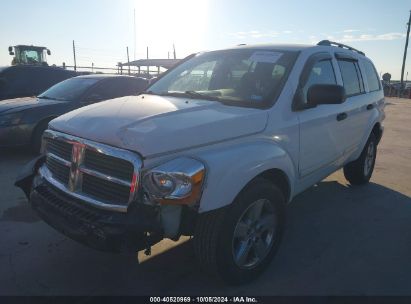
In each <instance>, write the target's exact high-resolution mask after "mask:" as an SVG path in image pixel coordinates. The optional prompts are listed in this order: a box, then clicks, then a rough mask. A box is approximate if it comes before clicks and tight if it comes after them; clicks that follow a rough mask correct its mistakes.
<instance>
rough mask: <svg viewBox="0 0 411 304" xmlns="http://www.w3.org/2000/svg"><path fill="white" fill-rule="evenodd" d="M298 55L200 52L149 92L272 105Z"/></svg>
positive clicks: (252, 104)
mask: <svg viewBox="0 0 411 304" xmlns="http://www.w3.org/2000/svg"><path fill="white" fill-rule="evenodd" d="M296 57H297V53H296V52H289V51H275V50H269V51H267V50H257V49H254V50H250V49H242V50H228V51H227V50H226V51H215V52H208V53H201V54H198V55H196V56H195V57H193V58H191V59H189V60H187V61H186V62H184V63H182V64H181V65H179V66H177V67H176V68H175V69H173V70H172V71H170V72H169V73H168V74H167V75H165V76H164V77H162V78H160V79H159V80H158V81H157V82H155V83H154V84H153V85H152V86H151V87H149V88H148V92H149V93H152V94H158V95H171V96H184V97H188V98H197V99H211V100H217V101H222V102H227V103H234V104H236V105H240V106H241V105H244V106H261V105H264V104H267V103H268V104H270V103H272V102H274V99H275V98H276V97H277V96H278V94H279V93H280V92H281V89H282V87H283V85H284V83H285V81H286V79H287V76H288V74H289V72H290V70H291V68H292V65H293V63H294V62H295V59H296Z"/></svg>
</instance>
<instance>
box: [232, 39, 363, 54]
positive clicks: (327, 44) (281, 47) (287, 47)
mask: <svg viewBox="0 0 411 304" xmlns="http://www.w3.org/2000/svg"><path fill="white" fill-rule="evenodd" d="M310 48H318V49H330V48H331V49H333V50H335V49H338V51H344V52H354V53H356V54H359V55H363V56H365V54H364V53H363V52H361V51H359V50H357V49H354V48H353V47H350V46H348V45H345V44H341V43H338V42H333V41H329V40H323V41H320V42H319V43H318V44H315V45H313V44H250V45H247V44H239V45H237V46H236V47H231V48H227V49H224V50H234V49H258V50H277V51H296V52H299V51H303V50H306V49H310Z"/></svg>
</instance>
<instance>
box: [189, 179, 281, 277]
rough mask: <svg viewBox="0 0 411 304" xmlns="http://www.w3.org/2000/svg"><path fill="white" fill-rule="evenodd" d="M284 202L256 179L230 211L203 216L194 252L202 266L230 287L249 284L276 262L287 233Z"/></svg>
mask: <svg viewBox="0 0 411 304" xmlns="http://www.w3.org/2000/svg"><path fill="white" fill-rule="evenodd" d="M284 207H285V198H284V195H283V193H282V192H281V191H280V189H279V188H278V187H277V186H275V185H274V184H273V183H271V182H270V181H268V180H266V179H263V178H257V179H255V180H254V181H253V182H251V183H250V184H249V185H248V186H247V187H246V188H245V189H244V190H243V191H242V192H241V193H240V194H239V195H238V197H237V198H236V199H235V200H234V202H233V204H231V205H230V206H228V207H225V208H221V209H218V210H214V211H211V212H207V213H204V214H201V215H200V216H199V219H198V222H197V225H196V229H195V233H194V248H195V253H196V256H197V258H198V260H199V262H200V264H201V266H202V267H203V268H204V269H205V270H206V271H207V272H209V273H211V274H213V275H216V276H218V277H219V278H221V279H223V281H225V282H227V283H229V284H243V283H247V282H249V281H251V280H253V279H254V278H256V277H257V276H258V275H259V274H261V273H262V272H263V271H264V270H265V269H266V268H267V266H268V264H269V263H270V262H271V260H272V259H273V257H274V255H275V253H276V252H277V249H278V247H279V245H280V241H281V238H282V235H283V231H284V219H285V208H284Z"/></svg>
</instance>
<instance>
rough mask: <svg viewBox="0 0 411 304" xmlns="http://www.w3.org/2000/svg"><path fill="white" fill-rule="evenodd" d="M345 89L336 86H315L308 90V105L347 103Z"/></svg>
mask: <svg viewBox="0 0 411 304" xmlns="http://www.w3.org/2000/svg"><path fill="white" fill-rule="evenodd" d="M345 99H346V96H345V89H344V87H342V86H340V85H335V84H315V85H313V86H311V87H310V88H309V89H308V92H307V105H308V106H310V107H315V106H317V105H320V104H341V103H343V102H344V101H345Z"/></svg>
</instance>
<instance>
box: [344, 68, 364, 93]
mask: <svg viewBox="0 0 411 304" xmlns="http://www.w3.org/2000/svg"><path fill="white" fill-rule="evenodd" d="M338 65H339V66H340V70H341V77H342V79H343V83H344V88H345V93H346V94H347V96H352V95H358V94H361V93H364V91H365V90H364V84H363V81H362V75H361V72H360V69H359V66H358V63H357V62H356V61H352V60H338Z"/></svg>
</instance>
